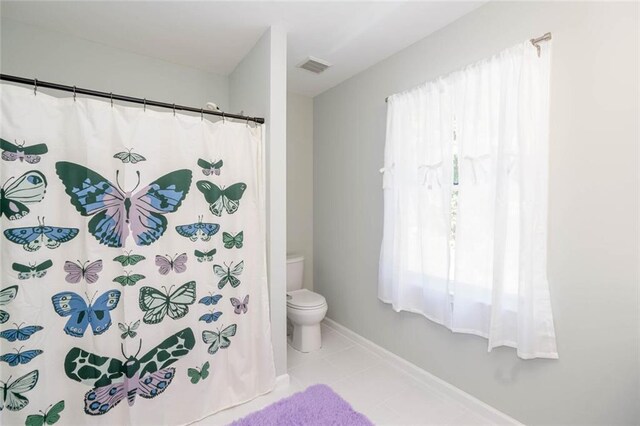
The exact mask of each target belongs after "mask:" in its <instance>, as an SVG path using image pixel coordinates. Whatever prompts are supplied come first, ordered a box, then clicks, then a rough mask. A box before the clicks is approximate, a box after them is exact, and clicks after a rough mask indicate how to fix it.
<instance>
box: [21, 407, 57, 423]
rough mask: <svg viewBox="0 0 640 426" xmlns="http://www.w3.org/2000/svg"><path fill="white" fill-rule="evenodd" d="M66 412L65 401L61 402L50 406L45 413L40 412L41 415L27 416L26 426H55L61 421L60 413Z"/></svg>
mask: <svg viewBox="0 0 640 426" xmlns="http://www.w3.org/2000/svg"><path fill="white" fill-rule="evenodd" d="M62 410H64V401H60V402H58V403H56V404H55V405H53V406H51V405H50V406H49V409H48V410H47V411H45V412H44V413H43V412H42V411H40V413H41V414H31V415H30V416H27V420H25V422H24V424H25V426H43V425H45V424H47V425H53V424H56V423H57V422H58V420H60V413H61V412H62Z"/></svg>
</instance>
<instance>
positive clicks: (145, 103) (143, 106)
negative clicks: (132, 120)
mask: <svg viewBox="0 0 640 426" xmlns="http://www.w3.org/2000/svg"><path fill="white" fill-rule="evenodd" d="M142 111H143V112H147V98H144V103H143V105H142Z"/></svg>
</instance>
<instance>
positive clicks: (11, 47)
mask: <svg viewBox="0 0 640 426" xmlns="http://www.w3.org/2000/svg"><path fill="white" fill-rule="evenodd" d="M70 25H72V23H70ZM0 27H1V28H0V43H1V44H0V70H1V71H2V73H3V74H12V75H17V76H20V77H27V78H37V79H39V80H44V81H51V82H54V83H61V84H67V85H70V86H74V85H75V86H78V87H84V88H87V89H95V90H100V91H104V92H113V93H118V94H122V95H129V96H134V97H140V98H147V99H153V100H157V101H162V102H169V103H176V104H182V105H188V106H196V107H203V106H204V104H205V102H207V101H212V102H215V103H216V104H218V105H219V106H220V107H221V108H223V109H226V108H227V107H228V106H229V89H228V86H229V84H228V78H227V77H225V76H220V75H216V74H212V73H208V72H204V71H200V70H197V69H194V68H189V67H185V66H182V65H176V64H173V63H170V62H166V61H163V60H160V59H156V58H151V57H148V56H142V55H137V54H135V53H129V52H126V51H124V50H120V49H115V48H112V47H109V46H105V45H102V44H99V43H94V42H91V41H87V40H83V39H80V38H76V37H71V36H68V35H65V34H62V33H57V32H54V31H48V30H45V29H41V28H39V27H36V26H32V25H27V24H23V23H20V22H17V21H13V20H10V19H7V18H2V22H1V25H0ZM49 93H51V94H52V95H54V96H68V94H63V92H58V91H52V92H49Z"/></svg>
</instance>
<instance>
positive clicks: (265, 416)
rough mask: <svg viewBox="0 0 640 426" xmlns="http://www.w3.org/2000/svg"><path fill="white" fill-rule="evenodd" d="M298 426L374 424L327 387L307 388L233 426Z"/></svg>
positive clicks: (358, 425) (315, 386)
mask: <svg viewBox="0 0 640 426" xmlns="http://www.w3.org/2000/svg"><path fill="white" fill-rule="evenodd" d="M299 425H304V426H312V425H313V426H321V425H322V426H325V425H336V426H338V425H349V426H373V423H371V422H370V421H369V419H367V418H366V417H365V416H364V415H362V414H360V413H358V412H357V411H354V409H353V408H351V406H350V405H349V404H348V403H347V401H345V400H344V399H342V398H340V397H339V396H338V395H337V394H336V393H335V392H334V391H332V390H331V388H330V387H329V386H326V385H314V386H311V387H308V388H307V389H306V390H305V391H303V392H298V393H296V394H294V395H292V396H290V397H288V398H284V399H281V400H280V401H278V402H276V403H274V404H271V405H269V406H268V407H266V408H263V409H262V410H260V411H256V412H255V413H253V414H249V415H248V416H247V417H245V418H242V419H240V420H237V421H235V422H233V423H232V426H299Z"/></svg>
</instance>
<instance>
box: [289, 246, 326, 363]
mask: <svg viewBox="0 0 640 426" xmlns="http://www.w3.org/2000/svg"><path fill="white" fill-rule="evenodd" d="M303 272H304V258H303V257H302V256H289V257H287V318H289V321H291V324H292V326H293V336H292V339H291V346H293V348H294V349H297V350H299V351H300V352H312V351H315V350H318V349H320V347H321V346H322V336H321V332H320V322H321V321H322V320H323V319H324V316H325V315H326V313H327V309H328V307H327V301H326V300H325V298H324V297H323V296H321V295H320V294H318V293H314V292H313V291H309V290H307V289H303V288H302V277H303Z"/></svg>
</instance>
